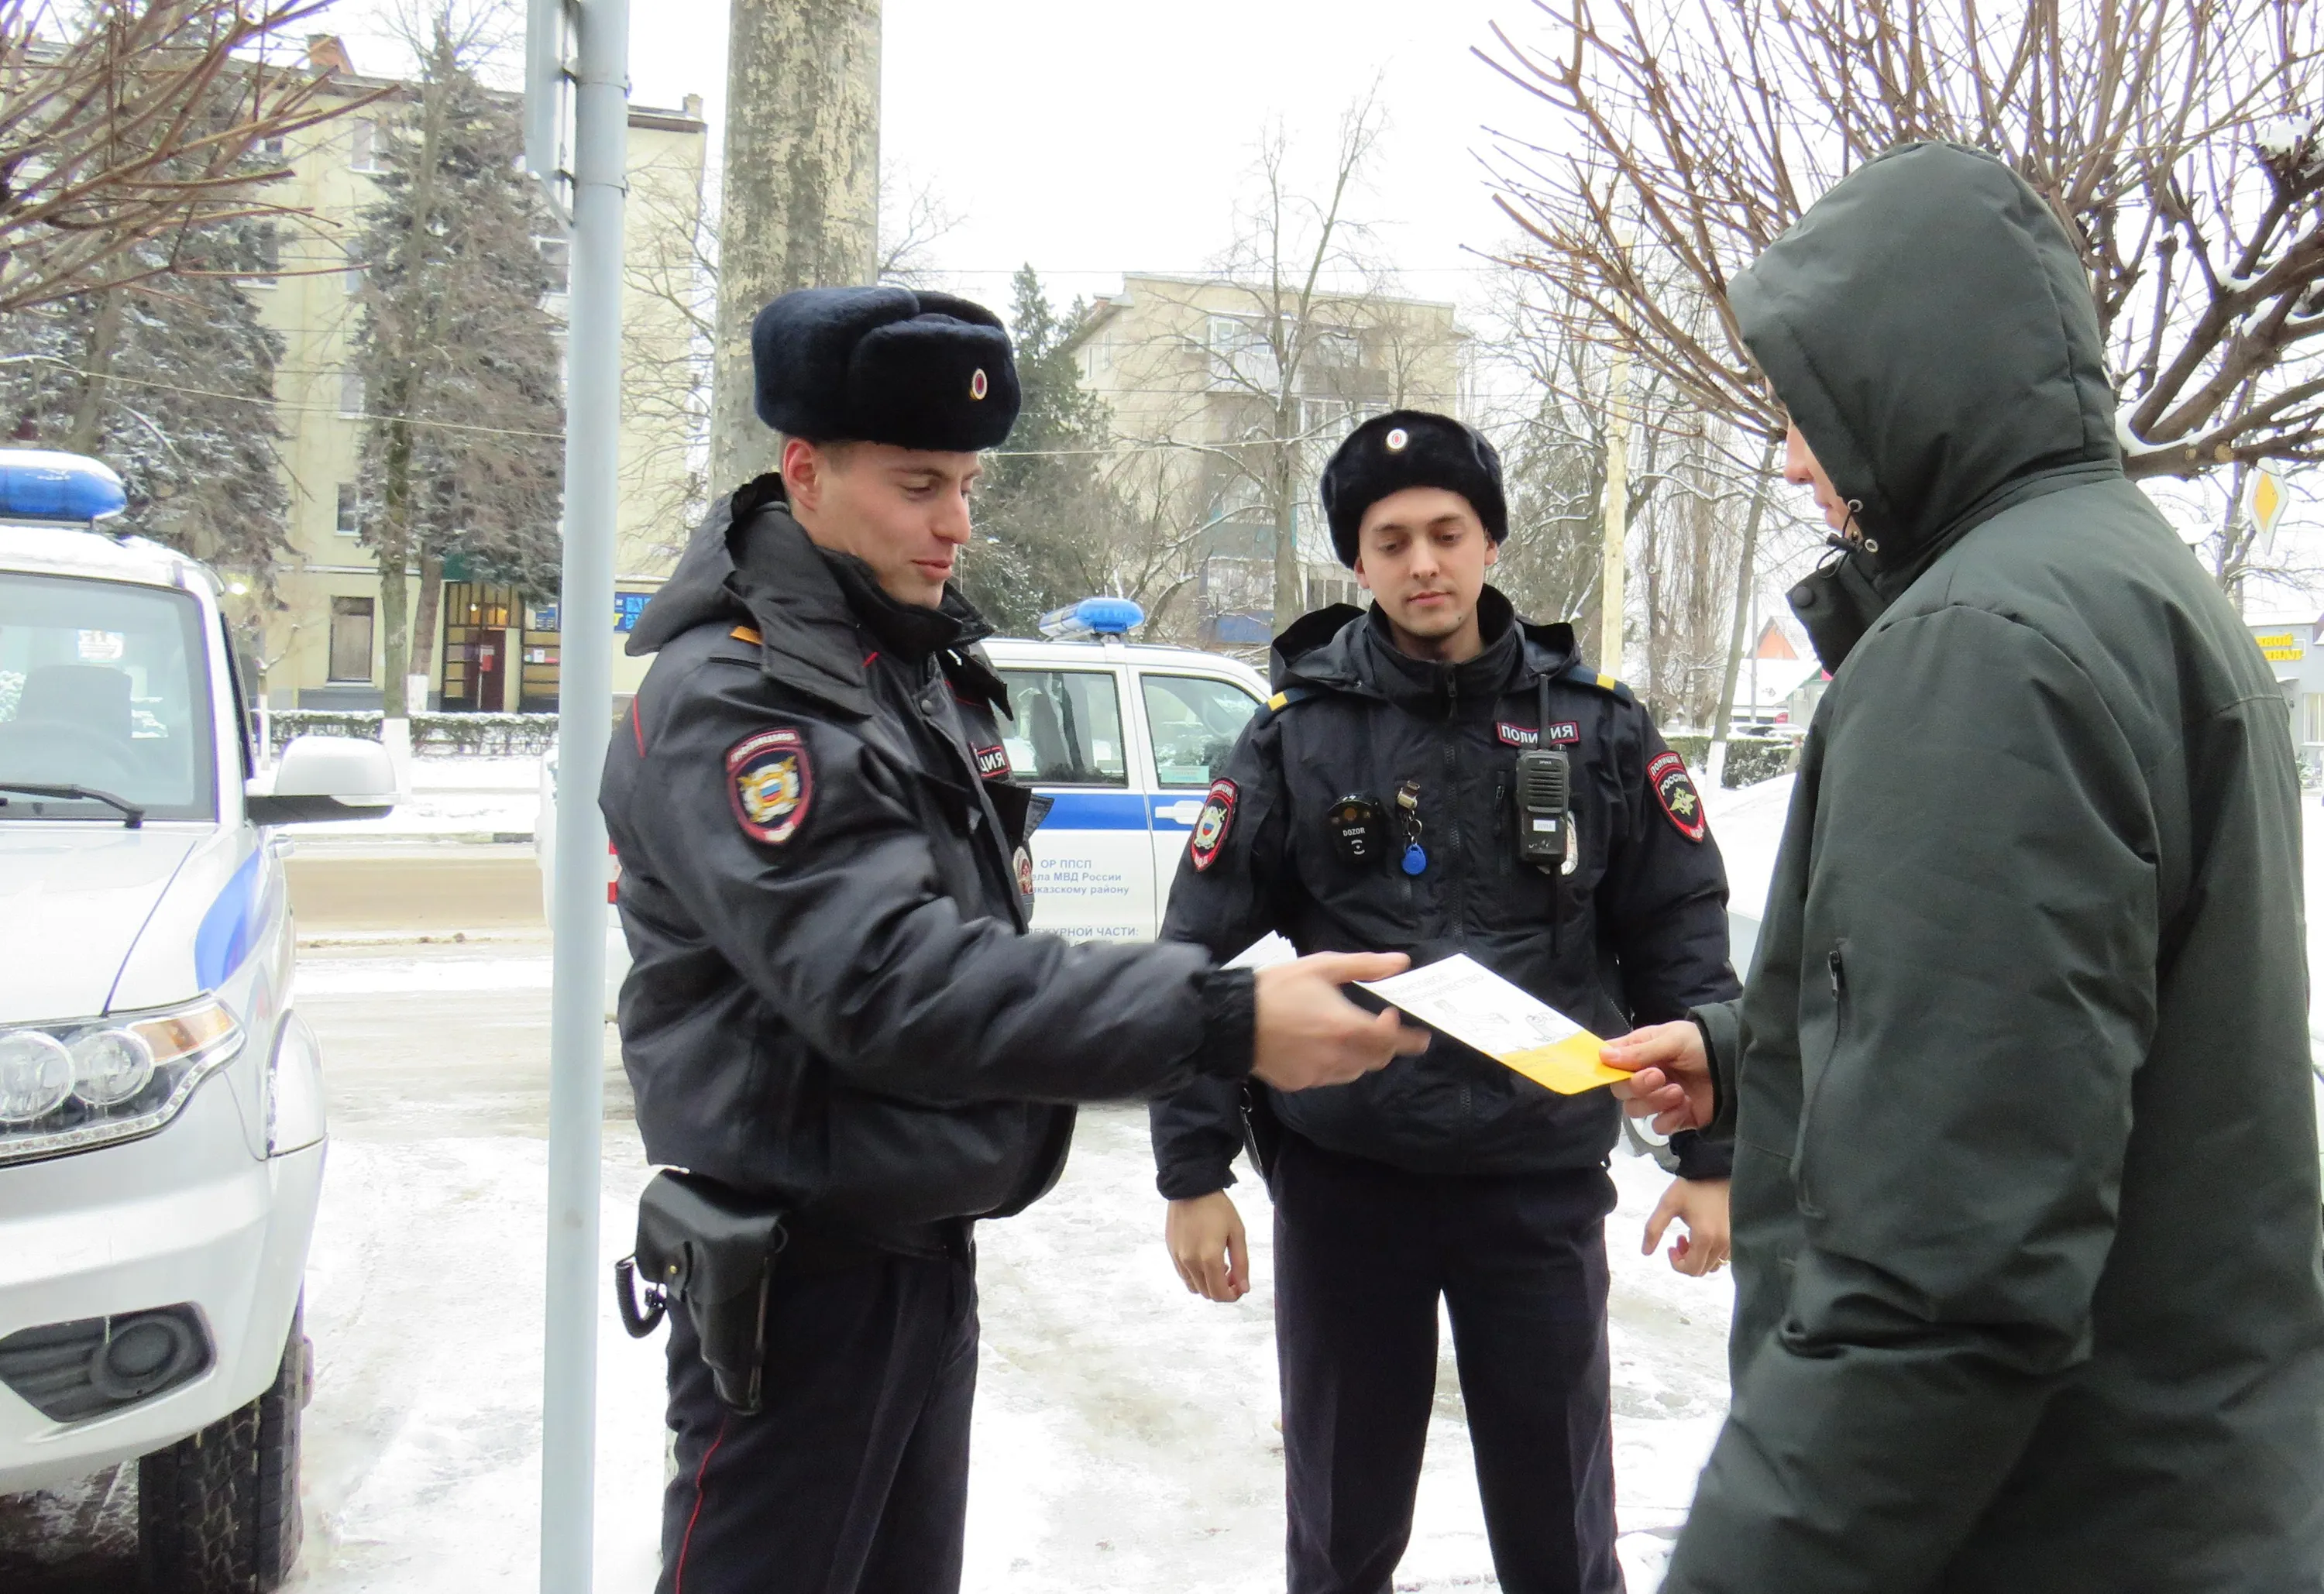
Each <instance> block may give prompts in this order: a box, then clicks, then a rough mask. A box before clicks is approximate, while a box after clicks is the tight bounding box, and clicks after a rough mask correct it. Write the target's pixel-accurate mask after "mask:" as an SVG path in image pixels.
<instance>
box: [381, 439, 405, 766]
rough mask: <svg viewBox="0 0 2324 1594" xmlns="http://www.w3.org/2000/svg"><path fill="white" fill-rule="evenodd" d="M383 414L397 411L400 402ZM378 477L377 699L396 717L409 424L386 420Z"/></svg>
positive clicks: (401, 670)
mask: <svg viewBox="0 0 2324 1594" xmlns="http://www.w3.org/2000/svg"><path fill="white" fill-rule="evenodd" d="M385 412H386V413H387V414H389V415H401V413H403V404H402V402H401V401H400V396H399V401H398V402H396V403H394V404H392V406H391V407H390V408H389V409H388V410H386V411H385ZM380 476H381V490H380V501H381V502H380V532H379V631H380V643H379V655H380V668H381V673H382V674H383V675H384V676H385V677H386V678H385V679H384V680H383V681H382V682H381V683H380V698H381V706H382V707H383V709H384V710H385V712H386V714H387V717H388V718H389V719H392V720H400V719H401V718H403V717H404V716H405V714H407V713H409V712H410V710H409V707H408V705H406V704H405V703H404V701H403V677H404V675H405V673H406V671H407V669H408V668H409V661H410V657H411V648H410V635H411V632H410V624H409V622H410V587H409V586H408V585H406V584H407V582H408V580H409V576H408V571H409V570H410V563H411V428H410V427H409V426H406V425H403V424H402V423H401V422H399V421H393V420H391V421H390V422H388V427H387V451H386V455H385V457H384V458H383V460H382V461H381V471H380Z"/></svg>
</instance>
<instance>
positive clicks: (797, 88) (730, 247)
mask: <svg viewBox="0 0 2324 1594" xmlns="http://www.w3.org/2000/svg"><path fill="white" fill-rule="evenodd" d="M730 29H731V32H730V34H729V38H728V42H727V49H726V63H727V64H726V147H725V155H724V162H723V166H722V170H723V172H724V176H723V178H722V182H723V184H724V197H723V198H722V201H721V213H720V217H719V221H718V336H717V346H716V349H715V354H714V355H713V358H712V363H711V396H710V486H711V490H712V491H713V492H714V493H726V492H731V491H733V489H734V488H735V487H737V486H739V485H740V484H742V483H743V482H745V481H748V480H750V479H751V478H752V477H753V476H756V475H762V474H764V473H765V472H767V471H770V470H772V469H773V468H775V465H776V463H777V460H776V453H775V446H774V434H773V433H772V432H770V430H768V429H767V427H766V424H765V423H764V422H763V421H761V420H760V419H759V417H758V411H757V410H756V409H755V407H754V405H753V400H754V397H755V387H754V384H753V382H752V371H751V323H752V319H753V318H755V317H756V316H757V315H758V313H759V311H760V309H761V308H762V307H763V306H764V305H765V304H766V303H767V302H768V301H769V300H770V299H774V298H776V297H778V296H779V295H781V294H784V293H788V291H790V290H792V289H794V288H812V287H818V286H823V287H829V286H846V285H851V284H857V283H866V282H869V281H871V279H872V276H873V275H874V273H875V272H876V271H877V269H878V263H879V248H880V4H879V0H733V5H732V7H731V22H730ZM977 93H978V91H977V90H975V89H973V88H970V87H967V86H964V87H963V88H962V103H961V114H962V115H973V114H974V109H975V102H976V98H977Z"/></svg>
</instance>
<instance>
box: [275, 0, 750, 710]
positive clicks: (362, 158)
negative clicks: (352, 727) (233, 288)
mask: <svg viewBox="0 0 2324 1594" xmlns="http://www.w3.org/2000/svg"><path fill="white" fill-rule="evenodd" d="M310 57H311V64H312V65H314V66H316V67H318V68H325V67H331V68H336V70H335V71H334V75H333V77H332V79H331V89H330V92H334V93H338V94H343V95H345V96H346V97H349V98H356V97H362V96H364V95H366V94H370V93H372V92H374V91H375V90H378V89H381V88H387V89H389V90H391V93H390V96H389V97H388V98H386V99H384V100H383V101H380V102H378V103H377V104H375V105H373V106H364V107H361V108H360V109H358V110H357V111H356V112H355V114H353V115H347V116H344V117H340V118H338V119H336V120H333V121H329V122H326V123H323V124H320V125H318V126H317V127H315V128H312V129H310V130H309V131H308V132H306V133H305V134H299V135H294V136H293V137H292V138H291V139H290V140H289V141H288V142H287V147H286V148H285V149H284V150H283V151H282V152H281V157H282V159H283V161H284V164H286V165H287V166H289V167H290V168H291V171H292V173H293V175H292V177H291V179H290V180H288V181H287V182H285V183H284V184H283V185H282V186H281V188H280V189H277V190H276V191H275V194H274V195H272V196H270V197H272V198H279V199H280V201H281V203H283V204H284V205H286V206H289V207H295V208H297V209H300V210H302V211H305V212H308V213H309V215H310V216H311V217H312V218H313V219H312V220H311V222H306V223H301V224H298V225H295V226H294V225H292V224H289V223H285V224H283V226H282V229H281V242H280V245H279V254H280V262H279V263H280V268H281V270H280V274H279V275H277V276H275V277H273V278H272V279H271V280H264V279H262V280H260V281H257V282H255V283H254V284H253V285H252V291H253V295H254V297H255V298H257V299H259V300H260V304H261V314H262V316H263V318H264V319H265V320H266V322H267V323H268V325H269V326H271V327H272V328H273V329H274V330H275V331H276V332H278V333H279V334H281V337H282V339H283V344H284V349H283V355H282V357H281V361H280V362H279V364H278V365H277V368H276V372H275V383H274V394H275V404H276V420H277V425H278V428H279V432H280V441H279V444H278V454H279V457H280V462H281V463H280V469H281V473H282V477H283V481H284V484H285V485H286V486H287V488H288V489H289V493H290V502H291V511H290V526H289V532H290V541H291V552H290V554H289V555H288V556H287V557H285V558H284V559H283V560H282V561H281V562H280V563H279V564H278V566H277V568H276V571H275V593H274V603H273V604H272V606H271V607H270V609H269V610H268V611H267V612H266V613H263V615H254V618H256V619H258V620H259V621H260V622H262V623H261V625H260V627H259V628H257V629H258V630H259V631H260V632H261V634H262V635H263V643H261V650H262V651H261V653H260V656H259V657H258V658H256V659H254V660H253V661H252V662H253V664H254V666H255V667H256V668H257V669H258V671H259V673H260V674H261V675H262V676H263V689H264V692H265V695H266V697H267V700H268V702H269V703H270V704H271V705H273V706H275V707H278V708H286V707H332V708H376V707H378V706H379V705H380V703H381V700H382V695H383V686H384V683H383V679H382V671H383V668H384V664H383V637H382V636H381V634H380V626H379V613H380V604H379V595H380V581H381V573H380V570H379V566H378V563H377V559H376V556H375V555H374V552H373V550H372V549H371V548H369V547H368V546H366V545H365V543H364V540H363V536H362V533H363V524H362V513H363V506H362V504H361V502H360V500H359V496H358V493H357V491H356V484H357V481H358V479H359V473H358V460H359V456H360V450H361V443H362V437H363V428H364V416H365V414H366V412H367V411H366V409H365V404H366V397H367V395H366V394H365V393H364V391H363V385H362V382H361V379H360V377H359V375H358V374H357V373H356V372H355V364H354V339H355V332H356V324H357V320H358V316H359V306H360V302H361V301H360V298H359V295H360V293H361V290H362V287H363V272H364V262H363V261H362V260H361V259H360V248H359V240H360V238H361V236H362V234H363V223H362V213H363V211H364V208H365V207H367V206H369V205H371V204H372V203H374V199H375V198H376V189H375V187H374V180H375V179H376V177H377V176H378V174H379V171H380V166H379V159H378V156H379V151H380V147H381V139H382V126H383V123H384V122H385V121H386V119H388V118H390V117H392V116H393V115H396V102H395V97H394V93H393V91H394V90H396V89H398V88H400V87H401V86H399V85H396V84H394V83H392V81H390V80H385V79H380V78H365V77H363V76H360V75H358V74H356V73H355V72H354V71H352V70H351V69H349V68H348V65H347V62H346V55H345V52H344V51H343V49H341V47H340V46H339V44H338V41H336V40H333V39H328V38H318V39H316V40H315V41H311V43H310ZM707 131H708V130H707V126H706V124H705V122H704V120H703V116H702V104H701V100H700V97H698V96H688V97H687V99H686V102H685V104H684V105H683V106H681V107H680V108H678V109H676V110H657V109H652V108H649V107H644V106H638V107H632V110H631V112H630V135H629V177H630V203H629V207H628V218H627V225H626V228H625V237H624V246H625V251H626V259H627V261H628V263H629V267H630V272H631V278H632V291H630V292H628V293H626V294H625V295H624V299H623V304H622V323H623V327H622V333H623V342H624V360H623V365H624V370H625V386H624V392H623V401H622V434H621V436H622V442H621V447H622V468H621V483H622V502H621V504H620V508H619V516H618V522H617V524H618V530H617V538H618V540H617V543H616V556H615V557H616V566H615V576H616V583H615V585H616V587H617V589H618V590H617V596H616V599H615V612H614V613H613V614H611V615H608V616H606V617H604V623H606V624H608V625H610V626H612V627H613V629H614V630H615V631H616V632H621V631H627V630H628V629H629V628H630V626H631V625H632V624H633V623H634V622H635V620H636V617H637V614H638V613H639V612H640V611H641V609H642V608H643V607H644V604H645V601H646V599H647V598H648V597H649V596H650V595H651V594H652V593H653V592H654V591H655V590H656V589H657V588H658V587H659V585H661V582H662V580H663V579H664V577H665V576H667V575H668V573H669V568H670V567H671V565H672V564H673V563H674V562H675V559H676V556H677V552H678V548H680V547H682V546H683V544H684V542H685V539H686V536H687V531H688V530H689V529H690V528H689V527H688V526H687V525H686V524H684V523H683V522H684V519H685V511H686V507H687V502H688V500H689V497H690V492H689V480H690V473H691V472H692V470H693V469H694V468H695V455H694V450H695V447H696V438H697V437H698V432H697V431H696V428H695V425H694V417H695V414H696V401H697V397H698V395H696V394H695V393H692V392H687V391H680V390H682V389H683V388H685V387H686V386H687V384H689V382H690V381H691V377H690V375H689V373H690V372H692V371H693V370H694V368H695V366H696V358H695V355H696V350H695V325H696V317H697V313H698V310H697V307H694V306H691V305H689V304H688V303H687V302H686V301H685V300H686V296H687V294H689V293H691V292H692V291H693V286H692V285H693V284H694V283H695V282H696V281H697V280H698V279H697V277H696V272H695V271H694V262H695V252H696V237H697V233H698V222H699V217H700V215H701V203H702V180H703V164H704V154H705V147H706V140H707ZM535 246H536V247H537V248H539V250H540V251H541V253H542V254H543V256H544V257H545V258H546V259H547V261H548V262H549V265H550V267H551V273H552V277H553V278H555V279H556V280H558V281H561V280H562V271H563V267H564V264H565V262H566V256H567V243H566V240H565V239H564V238H562V237H561V236H557V235H544V236H541V237H539V238H537V239H536V240H535ZM641 283H642V284H645V285H647V286H648V287H649V288H652V287H655V286H661V287H663V288H664V289H665V290H664V291H660V292H656V291H650V290H649V291H639V290H637V287H638V285H639V284H641ZM547 308H548V309H549V310H550V312H551V313H552V314H553V315H556V316H558V318H560V319H561V318H562V315H563V311H564V308H565V306H564V296H563V294H562V292H554V293H552V294H551V295H550V297H549V300H548V301H547ZM540 446H541V447H544V448H549V449H561V448H562V444H561V443H559V442H558V441H556V440H554V439H544V440H543V441H542V442H541V444H540ZM405 580H406V581H407V582H408V583H409V585H410V594H411V612H412V613H417V611H418V607H419V603H418V598H419V586H420V575H419V572H418V571H417V569H413V570H411V571H410V572H408V573H407V575H406V576H405ZM244 601H245V602H247V603H250V604H256V603H257V601H258V600H257V598H256V596H255V595H251V596H248V597H247V598H245V600H244ZM566 619H567V617H566V616H562V615H560V614H559V613H558V609H557V603H556V595H555V594H553V593H552V594H533V593H524V592H520V591H517V590H515V589H513V588H511V587H507V586H498V585H490V584H487V583H484V582H482V581H478V580H474V579H470V578H469V576H468V573H467V572H466V571H464V570H462V569H461V568H460V567H458V564H457V561H448V562H447V568H446V569H445V571H444V578H443V588H442V595H441V600H440V605H439V614H438V621H437V622H436V624H435V625H434V626H433V627H432V634H430V635H429V636H426V637H421V636H418V635H415V636H414V637H413V638H412V640H411V648H410V669H411V672H412V673H413V674H414V675H415V676H416V675H421V674H424V675H425V676H426V677H427V678H428V692H427V702H428V703H429V705H432V706H437V707H444V708H457V709H477V710H485V711H499V712H518V711H521V710H524V711H544V710H551V709H554V708H555V707H556V706H557V682H558V658H559V653H558V647H559V640H560V637H561V635H562V629H563V624H564V622H565V621H566ZM644 662H645V661H643V660H632V659H627V658H626V657H625V656H623V655H622V654H621V653H620V651H619V650H618V648H617V649H616V653H615V672H616V673H615V679H614V689H615V691H616V692H628V691H632V690H634V689H635V686H636V678H637V677H640V676H641V675H642V666H643V664H644ZM415 701H416V700H415Z"/></svg>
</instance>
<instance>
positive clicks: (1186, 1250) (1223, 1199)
mask: <svg viewBox="0 0 2324 1594" xmlns="http://www.w3.org/2000/svg"><path fill="white" fill-rule="evenodd" d="M1162 1243H1163V1244H1165V1245H1167V1246H1168V1247H1169V1248H1170V1263H1171V1266H1173V1267H1176V1268H1177V1269H1178V1276H1179V1278H1180V1279H1181V1280H1183V1281H1184V1282H1185V1285H1186V1287H1187V1288H1188V1289H1190V1290H1192V1291H1193V1292H1194V1294H1196V1295H1200V1296H1202V1297H1203V1299H1204V1300H1205V1301H1222V1302H1232V1301H1240V1300H1241V1299H1242V1298H1243V1297H1244V1296H1245V1295H1249V1294H1250V1241H1249V1240H1248V1239H1246V1238H1245V1237H1244V1234H1243V1231H1242V1214H1241V1213H1240V1212H1237V1211H1235V1203H1234V1201H1233V1199H1232V1198H1231V1197H1230V1196H1229V1195H1228V1194H1227V1193H1226V1192H1225V1191H1223V1190H1213V1191H1212V1192H1211V1193H1209V1194H1208V1195H1197V1196H1195V1197H1194V1198H1193V1199H1192V1200H1189V1201H1174V1202H1171V1203H1170V1215H1169V1216H1168V1217H1167V1219H1165V1220H1164V1221H1163V1224H1162Z"/></svg>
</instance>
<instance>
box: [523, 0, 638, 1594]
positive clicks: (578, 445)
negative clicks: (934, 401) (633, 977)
mask: <svg viewBox="0 0 2324 1594" xmlns="http://www.w3.org/2000/svg"><path fill="white" fill-rule="evenodd" d="M533 3H534V4H535V5H539V4H543V3H544V0H533ZM545 3H546V4H549V5H555V4H557V0H545ZM577 9H578V12H579V17H578V32H579V34H580V37H579V40H578V44H579V50H578V52H577V53H578V65H577V70H576V73H575V77H576V90H575V104H574V138H573V146H574V147H573V244H572V283H571V291H570V297H569V299H568V300H567V304H568V308H569V311H570V315H571V320H570V322H569V324H568V332H567V344H566V349H567V354H566V362H567V364H566V382H565V581H564V590H563V594H562V595H561V597H560V599H559V605H560V606H559V609H558V614H559V616H560V622H561V627H562V629H561V631H560V634H559V637H558V643H559V659H558V719H557V740H558V779H557V847H556V855H555V857H554V858H553V859H552V860H551V864H552V867H553V868H554V869H555V870H556V878H557V889H556V909H555V917H554V920H553V922H552V925H551V929H552V931H553V933H554V935H555V937H556V970H555V974H554V976H553V980H552V984H551V991H550V1009H549V1267H548V1291H547V1303H546V1305H547V1322H546V1327H545V1331H544V1334H543V1343H542V1355H541V1423H540V1588H541V1594H589V1590H590V1589H591V1586H592V1571H591V1565H590V1562H591V1548H592V1545H591V1541H592V1537H593V1534H594V1531H595V1498H594V1496H595V1486H596V1433H597V1428H596V1416H597V1412H596V1405H597V1301H598V1289H599V1287H600V1279H599V1276H598V1266H597V1261H598V1258H597V1185H598V1170H597V1161H598V1151H599V1144H600V1139H601V1135H602V1127H603V1126H602V1121H601V1120H602V1117H603V1113H604V1079H603V1071H604V1046H605V1020H604V981H605V889H604V888H605V825H604V818H603V817H602V816H601V815H599V814H598V812H597V773H598V771H599V769H602V768H603V767H604V762H605V743H606V740H607V736H608V733H610V731H611V728H612V721H613V516H614V506H615V502H616V493H617V491H618V483H617V481H616V479H615V468H616V462H617V461H618V460H619V458H620V455H621V448H620V443H621V437H620V431H621V339H622V211H623V207H624V201H625V197H626V189H627V182H628V163H629V132H630V113H629V57H630V9H629V0H583V4H581V5H580V6H579V7H578V8H577Z"/></svg>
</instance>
